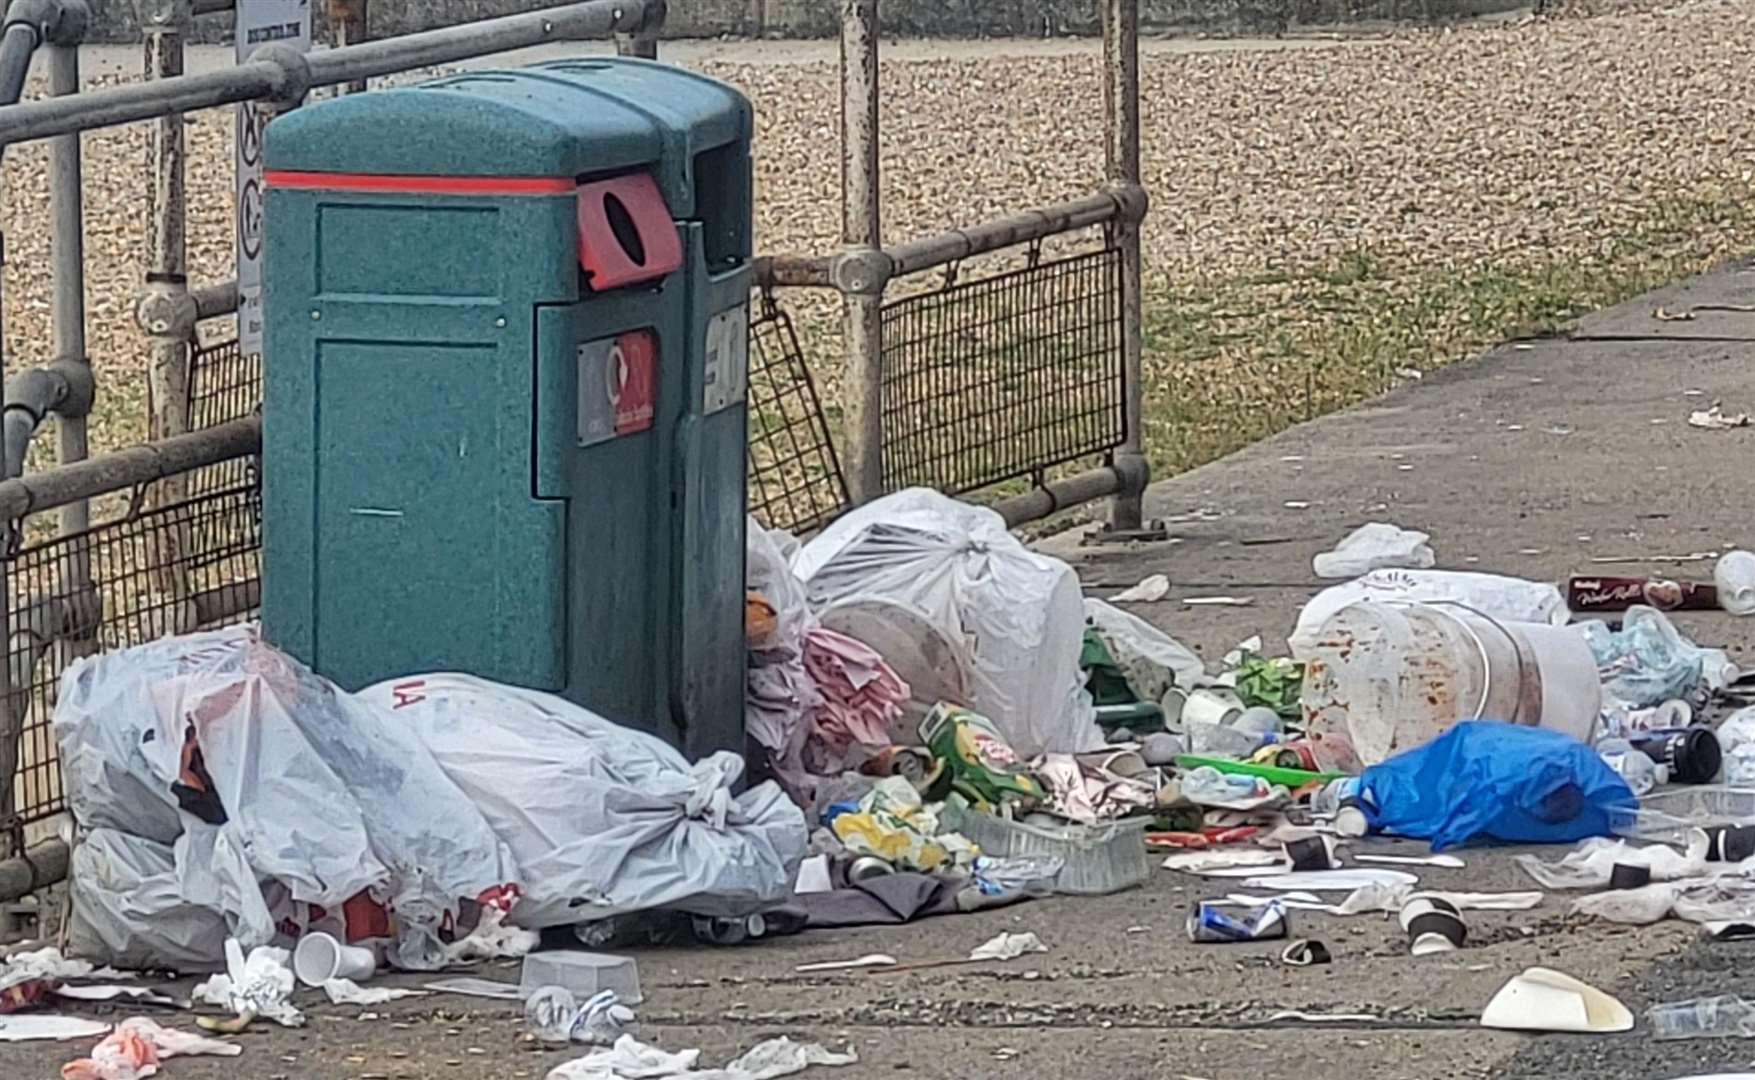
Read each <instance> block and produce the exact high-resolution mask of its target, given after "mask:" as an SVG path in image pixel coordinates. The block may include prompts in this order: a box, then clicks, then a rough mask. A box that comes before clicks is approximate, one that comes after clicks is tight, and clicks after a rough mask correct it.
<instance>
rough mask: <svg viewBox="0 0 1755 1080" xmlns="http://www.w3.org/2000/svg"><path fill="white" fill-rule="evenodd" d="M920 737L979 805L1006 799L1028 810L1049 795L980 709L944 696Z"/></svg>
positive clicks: (983, 806)
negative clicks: (972, 709)
mask: <svg viewBox="0 0 1755 1080" xmlns="http://www.w3.org/2000/svg"><path fill="white" fill-rule="evenodd" d="M920 738H921V739H922V740H923V741H924V742H925V743H926V748H927V749H928V750H930V751H932V754H933V756H934V757H936V758H938V759H939V760H940V761H942V762H944V765H945V771H946V772H947V773H949V774H950V778H951V790H952V791H955V792H958V793H959V794H961V795H962V796H963V797H964V798H965V799H968V800H969V803H970V805H972V806H974V807H975V808H976V809H978V810H985V811H989V812H991V811H992V810H993V809H994V808H995V807H997V806H999V805H1000V804H1001V803H1012V804H1014V805H1015V806H1017V807H1018V808H1019V809H1029V808H1031V807H1033V806H1035V805H1036V804H1037V803H1039V802H1041V801H1042V800H1043V799H1044V798H1045V797H1046V793H1045V792H1044V791H1043V790H1042V784H1041V783H1040V782H1039V781H1038V780H1037V779H1036V778H1035V777H1034V776H1031V775H1030V771H1029V769H1027V768H1025V767H1024V763H1023V762H1022V761H1020V760H1018V755H1017V753H1016V751H1014V750H1013V749H1012V748H1011V744H1010V743H1008V742H1006V741H1005V737H1004V736H1002V735H1001V734H1000V733H999V729H998V728H997V727H995V726H994V724H993V721H991V720H989V719H988V718H987V717H985V716H982V715H980V714H979V713H974V712H970V711H969V710H968V709H965V708H963V707H962V706H960V705H952V704H950V703H949V702H944V701H941V702H939V703H938V704H937V705H934V706H933V707H932V711H931V712H929V713H927V714H926V719H924V720H922V721H921V722H920Z"/></svg>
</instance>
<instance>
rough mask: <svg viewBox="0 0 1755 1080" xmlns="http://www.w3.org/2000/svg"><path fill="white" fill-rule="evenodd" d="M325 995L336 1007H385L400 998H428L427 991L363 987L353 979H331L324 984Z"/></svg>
mask: <svg viewBox="0 0 1755 1080" xmlns="http://www.w3.org/2000/svg"><path fill="white" fill-rule="evenodd" d="M323 993H325V994H327V995H328V996H329V1000H330V1002H331V1003H332V1004H335V1005H383V1004H386V1003H388V1002H391V1001H396V1000H398V999H399V998H411V997H426V996H427V992H426V991H425V990H403V989H392V988H391V987H388V986H361V985H360V984H359V983H356V982H354V981H353V980H352V979H330V980H329V981H328V982H326V983H324V984H323Z"/></svg>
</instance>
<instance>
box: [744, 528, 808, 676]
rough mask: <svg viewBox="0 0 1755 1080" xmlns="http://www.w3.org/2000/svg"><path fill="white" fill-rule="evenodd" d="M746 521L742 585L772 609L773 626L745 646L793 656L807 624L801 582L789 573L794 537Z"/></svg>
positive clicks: (796, 653)
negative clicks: (770, 629)
mask: <svg viewBox="0 0 1755 1080" xmlns="http://www.w3.org/2000/svg"><path fill="white" fill-rule="evenodd" d="M747 525H748V529H747V532H746V533H745V536H746V540H745V544H744V587H745V588H747V589H748V590H749V591H750V592H752V593H756V594H759V595H760V596H761V598H762V600H763V601H764V602H766V603H767V604H768V606H769V607H770V608H772V609H773V611H774V628H773V630H772V631H771V632H770V633H767V634H764V635H761V636H759V637H753V638H752V639H751V640H750V642H749V647H750V649H751V650H752V651H754V652H758V653H764V654H772V655H773V657H774V658H775V659H788V658H791V657H796V656H798V654H799V651H800V648H801V639H802V638H803V637H804V632H805V630H806V629H807V628H808V627H809V625H810V604H809V603H808V602H807V601H806V599H805V593H804V582H802V581H800V580H798V578H797V577H796V576H794V575H793V573H792V566H791V554H792V552H793V551H796V550H797V548H798V541H797V540H795V539H793V537H792V535H791V534H790V533H787V532H785V531H783V530H780V529H774V530H768V529H764V528H762V526H761V523H760V522H758V521H756V519H755V518H753V517H752V518H750V519H749V520H748V522H747Z"/></svg>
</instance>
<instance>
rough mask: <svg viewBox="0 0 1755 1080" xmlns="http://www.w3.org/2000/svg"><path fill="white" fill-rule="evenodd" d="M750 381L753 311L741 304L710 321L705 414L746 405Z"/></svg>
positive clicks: (703, 389) (703, 381) (703, 393)
mask: <svg viewBox="0 0 1755 1080" xmlns="http://www.w3.org/2000/svg"><path fill="white" fill-rule="evenodd" d="M749 381H750V308H749V305H748V304H739V305H738V306H737V307H734V308H732V309H731V310H730V311H721V312H720V313H719V314H717V315H715V316H713V317H712V318H711V319H708V320H707V358H706V360H705V362H704V363H703V364H702V374H701V411H702V412H703V413H716V412H718V411H719V410H721V409H728V408H730V407H731V406H733V405H741V404H743V399H744V395H745V394H747V393H748V392H749Z"/></svg>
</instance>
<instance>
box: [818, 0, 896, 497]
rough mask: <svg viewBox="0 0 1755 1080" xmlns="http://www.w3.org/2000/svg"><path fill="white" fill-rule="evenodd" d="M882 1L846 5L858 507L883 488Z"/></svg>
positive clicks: (844, 177)
mask: <svg viewBox="0 0 1755 1080" xmlns="http://www.w3.org/2000/svg"><path fill="white" fill-rule="evenodd" d="M878 122H879V121H878V8H877V0H843V3H842V6H841V243H842V251H841V255H840V256H839V257H837V259H836V261H835V262H836V265H835V268H834V270H833V272H832V277H833V279H834V282H835V287H836V288H838V289H840V290H841V348H842V352H843V355H844V357H845V359H844V364H843V375H842V380H841V394H842V398H843V404H844V406H845V417H846V435H845V438H844V449H843V452H842V456H841V460H842V462H843V463H844V465H845V467H846V470H847V494H848V497H849V498H850V499H852V501H853V504H854V505H855V506H858V505H860V504H861V503H867V502H870V501H871V500H873V499H875V498H877V497H878V496H879V495H881V494H883V490H884V447H883V440H884V426H883V348H884V341H883V300H884V286H885V285H886V284H888V282H889V276H890V273H889V258H888V257H887V256H886V255H884V252H883V246H884V241H883V221H882V213H881V205H880V204H881V196H880V191H879V182H878V169H879V165H878Z"/></svg>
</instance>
